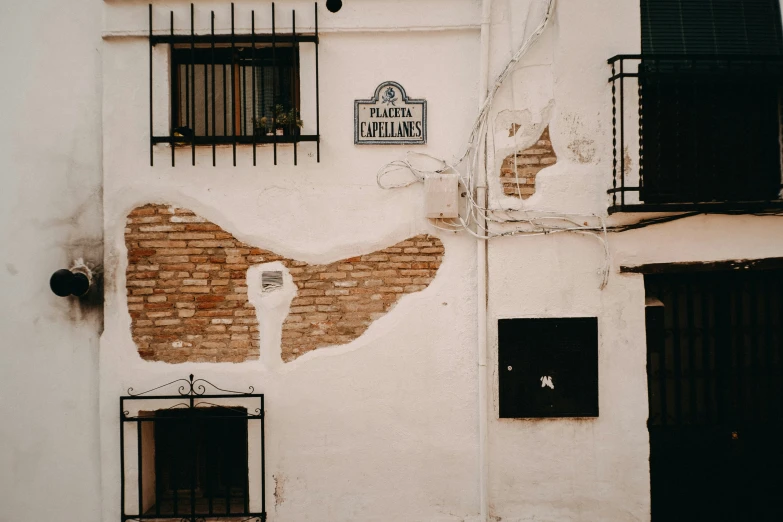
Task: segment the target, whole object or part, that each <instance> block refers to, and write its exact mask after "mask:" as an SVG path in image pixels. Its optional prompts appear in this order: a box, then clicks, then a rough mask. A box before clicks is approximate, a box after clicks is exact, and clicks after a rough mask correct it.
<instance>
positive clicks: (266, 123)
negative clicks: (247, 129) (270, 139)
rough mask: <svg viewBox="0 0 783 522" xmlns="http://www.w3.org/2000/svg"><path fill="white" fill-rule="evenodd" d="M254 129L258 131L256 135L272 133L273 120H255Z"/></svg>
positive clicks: (262, 118)
mask: <svg viewBox="0 0 783 522" xmlns="http://www.w3.org/2000/svg"><path fill="white" fill-rule="evenodd" d="M253 128H254V129H255V131H256V135H264V134H271V133H272V120H271V119H270V118H267V117H266V116H262V117H260V118H253Z"/></svg>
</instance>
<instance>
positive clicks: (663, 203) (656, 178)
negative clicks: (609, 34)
mask: <svg viewBox="0 0 783 522" xmlns="http://www.w3.org/2000/svg"><path fill="white" fill-rule="evenodd" d="M608 63H609V64H610V65H611V67H612V75H611V77H610V78H609V83H610V84H611V88H612V138H613V173H612V188H611V189H609V190H608V191H607V192H608V194H609V195H610V197H611V203H610V206H609V212H610V213H613V212H666V211H683V210H698V211H704V212H758V211H763V210H769V209H775V208H783V200H781V196H780V193H781V101H782V100H783V57H781V56H779V55H775V56H758V55H755V56H743V55H725V56H718V55H692V56H689V55H682V54H676V55H651V54H642V55H618V56H615V57H613V58H611V59H609V61H608Z"/></svg>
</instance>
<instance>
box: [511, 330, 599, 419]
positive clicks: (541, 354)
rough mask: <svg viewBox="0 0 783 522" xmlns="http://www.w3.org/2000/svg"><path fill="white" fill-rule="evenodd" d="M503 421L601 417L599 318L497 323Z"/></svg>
mask: <svg viewBox="0 0 783 522" xmlns="http://www.w3.org/2000/svg"><path fill="white" fill-rule="evenodd" d="M498 366H499V367H498V373H499V378H498V380H499V387H500V389H499V391H500V418H520V417H528V418H530V417H598V319H597V318H595V317H571V318H555V319H550V318H547V319H500V320H499V321H498Z"/></svg>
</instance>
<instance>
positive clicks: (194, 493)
mask: <svg viewBox="0 0 783 522" xmlns="http://www.w3.org/2000/svg"><path fill="white" fill-rule="evenodd" d="M168 387H171V388H176V390H177V393H176V394H170V395H151V394H150V393H151V392H154V391H156V390H164V389H165V388H168ZM208 389H214V390H216V391H217V392H224V393H207V390H208ZM128 393H129V395H127V396H123V397H121V398H120V420H121V427H120V462H121V467H122V475H121V477H122V478H121V505H122V520H123V522H124V521H126V520H138V521H141V520H177V521H190V522H197V521H203V520H205V519H209V520H213V519H214V520H234V521H247V522H250V521H254V522H263V521H265V520H266V501H265V478H264V474H265V461H264V414H263V412H264V396H263V394H255V393H253V388H252V387H251V388H250V392H249V393H239V392H233V391H229V390H223V389H221V388H218V387H216V386H214V385H213V384H212V383H210V382H209V381H206V380H204V379H194V378H193V375H191V376H190V377H189V379H179V380H176V381H172V382H170V383H168V384H165V385H163V386H159V387H157V388H154V389H153V390H149V391H147V392H143V393H138V394H134V393H133V389H132V388H131V389H129V390H128ZM253 423H255V426H253ZM134 439H135V440H134ZM251 449H252V450H253V451H251ZM256 452H257V453H258V457H254V456H253V455H254V453H256ZM253 458H257V459H258V462H255V463H253V462H252V460H250V459H253ZM251 464H252V465H251ZM253 470H255V472H256V474H254V473H253ZM259 507H260V510H259Z"/></svg>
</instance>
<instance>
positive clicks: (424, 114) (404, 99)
mask: <svg viewBox="0 0 783 522" xmlns="http://www.w3.org/2000/svg"><path fill="white" fill-rule="evenodd" d="M387 87H392V88H395V89H397V90H398V91H399V95H400V97H401V98H402V102H403V103H404V104H406V105H421V124H422V133H421V138H415V139H403V140H394V141H389V140H388V139H383V138H380V139H370V140H361V141H360V140H359V126H360V122H359V110H360V108H361V106H362V105H375V104H377V103H378V101H380V99H381V90H382V89H384V88H387ZM353 143H354V145H426V144H427V100H425V99H417V98H408V94H407V93H406V92H405V88H404V87H403V86H402V85H400V84H399V83H398V82H395V81H391V80H387V81H385V82H381V83H380V84H379V85H378V87H376V88H375V94H374V95H373V97H372V98H369V99H366V100H354V102H353Z"/></svg>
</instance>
